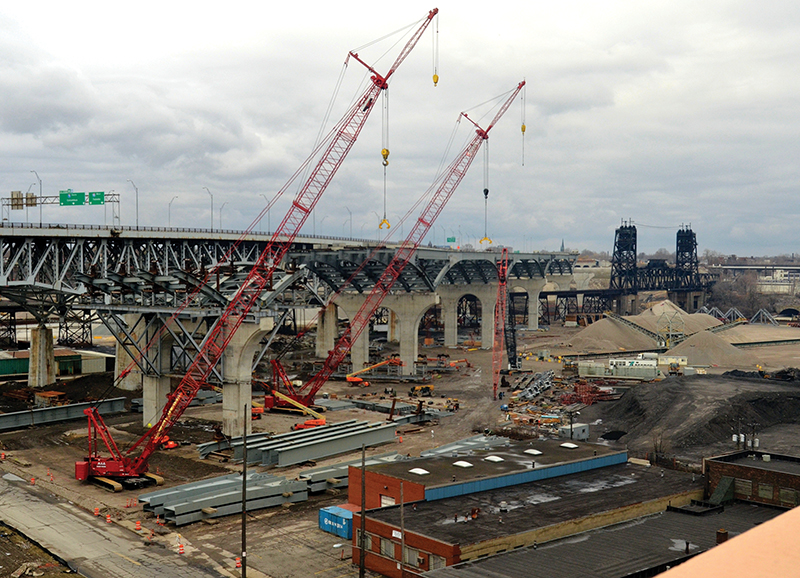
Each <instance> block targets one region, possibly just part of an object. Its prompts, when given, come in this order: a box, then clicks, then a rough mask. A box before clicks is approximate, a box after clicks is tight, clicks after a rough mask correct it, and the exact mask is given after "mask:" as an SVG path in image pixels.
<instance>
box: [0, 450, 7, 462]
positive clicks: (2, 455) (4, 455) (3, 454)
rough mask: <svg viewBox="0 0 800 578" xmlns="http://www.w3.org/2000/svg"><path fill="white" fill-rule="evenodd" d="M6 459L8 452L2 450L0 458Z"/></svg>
mask: <svg viewBox="0 0 800 578" xmlns="http://www.w3.org/2000/svg"><path fill="white" fill-rule="evenodd" d="M5 459H6V452H0V460H5Z"/></svg>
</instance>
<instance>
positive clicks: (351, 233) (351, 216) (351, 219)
mask: <svg viewBox="0 0 800 578" xmlns="http://www.w3.org/2000/svg"><path fill="white" fill-rule="evenodd" d="M345 209H347V207H345ZM347 212H348V213H349V214H350V238H351V239H352V238H353V211H351V210H350V209H347Z"/></svg>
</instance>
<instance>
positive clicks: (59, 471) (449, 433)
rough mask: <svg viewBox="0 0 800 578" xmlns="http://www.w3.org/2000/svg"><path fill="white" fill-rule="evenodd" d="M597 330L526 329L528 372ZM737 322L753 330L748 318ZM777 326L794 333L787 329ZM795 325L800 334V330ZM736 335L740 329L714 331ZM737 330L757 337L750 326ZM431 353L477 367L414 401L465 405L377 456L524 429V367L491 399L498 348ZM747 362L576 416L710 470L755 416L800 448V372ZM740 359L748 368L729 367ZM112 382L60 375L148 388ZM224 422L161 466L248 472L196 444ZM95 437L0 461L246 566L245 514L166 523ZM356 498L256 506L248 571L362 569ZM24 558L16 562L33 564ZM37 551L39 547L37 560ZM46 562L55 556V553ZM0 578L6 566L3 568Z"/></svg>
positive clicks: (49, 443) (770, 438) (372, 451)
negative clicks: (99, 468)
mask: <svg viewBox="0 0 800 578" xmlns="http://www.w3.org/2000/svg"><path fill="white" fill-rule="evenodd" d="M604 321H609V320H604ZM588 329H591V327H590V328H586V329H584V328H562V327H558V328H555V327H554V328H553V329H551V330H549V331H522V332H520V337H519V347H520V350H521V351H523V352H528V353H530V354H531V355H529V356H527V357H528V358H527V359H525V361H524V362H523V369H524V370H525V371H533V372H538V371H547V370H553V371H554V372H555V374H556V376H558V375H559V374H560V370H561V364H560V363H559V362H558V361H557V359H558V356H559V355H562V354H569V353H576V351H575V350H576V347H575V345H573V342H574V341H575V340H576V339H577V338H578V337H580V334H581V332H585V331H587V330H588ZM735 329H736V330H739V329H741V330H744V329H746V327H745V326H742V327H741V328H735ZM769 329H770V328H764V327H757V328H754V329H753V330H752V331H753V332H761V333H759V335H760V336H763V335H765V334H766V333H769ZM776 329H780V330H782V331H784V330H785V329H786V328H776ZM594 331H597V329H594ZM730 331H731V332H732V331H734V329H732V330H730ZM795 331H796V335H797V337H798V338H800V329H796V330H795ZM611 333H613V332H611ZM726 333H729V332H727V331H726V332H721V333H719V334H715V335H725V334H726ZM739 333H741V331H740V332H739ZM793 335H794V334H793ZM584 337H585V334H584ZM737 338H739V339H745V338H742V337H741V336H740V335H737ZM781 338H783V334H781ZM637 339H638V338H637ZM585 341H586V340H584V341H583V342H585ZM611 345H612V346H614V347H616V352H617V353H618V354H620V355H622V354H624V349H625V348H624V347H621V346H619V345H618V344H614V343H613V340H612V343H611ZM581 349H583V346H582V347H581ZM421 351H423V352H424V353H425V354H427V356H428V357H436V356H437V355H438V354H440V353H441V354H448V355H450V356H451V357H452V358H453V359H455V358H456V357H458V358H466V359H467V360H468V361H469V364H470V366H466V365H465V364H460V367H459V368H458V369H457V370H456V371H454V372H452V373H446V374H442V375H441V376H440V377H436V378H434V379H433V380H432V383H433V385H434V386H435V394H434V396H433V397H430V398H427V397H426V398H415V399H414V400H413V401H412V403H417V402H418V400H419V399H422V400H423V402H424V403H425V404H426V405H430V406H433V407H439V408H444V407H445V406H446V405H447V404H448V401H447V400H448V398H455V399H457V400H458V405H459V411H457V412H456V413H454V415H451V416H448V417H444V418H442V419H441V420H440V421H439V422H438V423H428V424H425V425H424V426H413V427H412V426H403V427H400V428H398V429H399V430H400V433H401V434H402V442H400V437H399V436H398V438H397V439H396V440H395V442H393V443H391V444H389V445H383V446H379V447H373V448H368V449H367V456H368V457H369V456H371V455H377V454H382V453H385V452H387V451H398V452H400V453H402V454H410V455H411V456H418V455H419V454H420V452H421V451H424V450H426V449H430V448H433V447H436V446H439V445H442V444H445V443H448V442H453V441H457V440H460V439H463V438H466V437H469V436H471V435H475V434H476V433H480V432H484V431H492V432H502V431H503V430H504V429H506V430H509V429H511V430H514V432H515V435H519V430H520V428H516V427H511V426H513V425H514V424H513V423H510V422H509V421H507V418H506V414H505V412H503V411H502V410H501V406H502V405H504V404H506V403H508V401H509V398H510V397H512V392H513V389H514V388H513V382H514V381H515V380H516V379H519V377H518V376H511V377H510V381H512V387H511V388H509V389H505V390H501V391H503V392H504V393H505V399H499V400H493V399H492V386H491V368H492V352H491V351H487V350H480V349H470V350H466V349H465V348H460V350H453V349H445V348H424V349H422V350H421ZM606 351H608V350H606ZM746 351H747V352H748V353H752V354H753V355H754V357H753V359H757V361H758V364H759V365H760V366H761V367H762V368H764V369H765V370H766V372H767V373H768V374H773V375H774V373H775V372H776V371H777V370H780V369H782V368H788V367H798V366H800V346H798V345H797V344H789V345H774V346H768V347H759V348H754V349H747V350H746ZM539 352H547V355H542V357H543V358H544V359H543V360H539V359H538V358H539V357H540V356H539ZM386 353H387V352H386V351H384V354H386ZM607 357H608V355H606V358H607ZM748 360H749V361H748V364H746V365H745V366H739V367H714V366H713V364H710V365H709V366H708V367H707V368H706V371H707V374H706V375H695V376H686V377H669V378H665V379H663V380H661V381H655V382H650V383H616V384H614V387H615V388H616V389H617V392H619V393H621V394H622V395H621V396H617V397H618V399H616V400H614V401H602V402H599V403H594V404H592V405H588V406H584V407H581V408H580V416H579V417H578V418H576V421H580V422H584V423H589V424H590V426H591V427H590V431H591V434H590V435H591V440H590V441H599V443H604V444H608V445H611V446H612V447H618V448H621V449H624V448H628V450H629V452H630V455H631V456H632V457H645V456H646V455H647V454H650V453H652V452H657V453H659V454H661V455H662V456H668V457H671V458H674V459H675V460H676V462H680V463H682V464H685V465H686V467H689V468H699V464H700V462H701V459H702V457H704V456H706V457H707V456H712V455H717V454H720V453H723V452H727V451H732V450H734V449H735V445H734V444H733V443H732V442H731V435H732V434H733V433H739V432H740V431H741V432H742V433H748V434H749V433H750V430H749V429H747V430H745V428H749V427H751V426H750V425H749V424H753V423H757V424H759V425H758V426H757V428H758V429H757V431H756V437H758V438H759V439H760V444H761V449H762V450H765V451H771V452H775V453H783V454H791V455H800V418H798V416H800V381H797V380H795V381H776V380H773V379H764V378H763V377H760V376H759V374H758V373H757V372H756V367H753V366H751V365H749V362H750V361H752V360H750V359H749V358H748ZM731 370H738V371H734V372H733V374H731V373H730V372H731ZM791 375H792V374H790V377H791ZM793 375H794V376H797V372H795V373H794V374H793ZM367 379H368V378H367ZM111 382H112V376H111V374H99V375H95V376H86V377H81V378H78V379H76V380H74V381H72V382H64V383H63V384H59V385H58V390H59V391H65V392H66V393H67V394H68V396H69V397H70V399H71V400H73V401H81V400H82V399H84V398H87V397H89V398H99V397H101V396H103V395H105V397H116V396H120V395H124V396H126V397H128V398H129V399H130V398H132V397H140V396H141V392H126V391H119V390H113V391H107V390H108V388H109V386H110V385H111ZM573 385H574V380H567V379H566V378H565V379H564V380H563V381H559V380H558V379H556V381H555V385H554V387H553V388H552V389H551V390H549V391H548V392H547V393H545V394H543V396H542V398H541V399H539V400H537V404H538V405H539V406H540V407H541V408H542V409H543V410H548V409H553V408H556V407H557V406H558V403H559V398H560V396H561V395H562V394H564V393H569V392H570V391H572V387H573ZM62 386H63V387H62ZM20 387H21V385H20V384H14V383H8V382H7V383H5V384H1V385H0V394H2V393H4V392H8V391H13V390H14V389H19V388H20ZM386 387H393V388H394V389H395V390H396V391H397V394H398V396H399V397H401V398H402V399H404V400H406V401H409V398H408V396H404V395H403V394H404V393H408V388H409V387H410V386H409V384H405V383H389V382H386V383H384V382H378V383H376V384H375V385H372V386H370V387H368V388H357V387H353V386H350V385H349V384H347V383H346V382H344V381H331V382H329V383H327V384H326V386H325V387H324V388H323V389H322V390H321V392H320V393H319V394H318V397H320V396H321V395H322V394H323V393H327V394H328V395H329V396H331V397H332V396H336V397H338V398H340V399H341V398H346V397H348V396H362V395H366V396H369V397H371V398H373V399H376V398H381V397H384V398H388V397H389V396H388V395H387V394H386V393H384V389H385V388H386ZM14 403H15V402H13V400H11V401H10V400H9V399H8V398H4V397H2V396H1V395H0V404H2V407H0V411H4V412H8V411H15V410H16V409H17V408H16V407H15V406H14V405H13V404H14ZM451 406H452V402H451ZM326 417H327V420H328V423H337V422H340V421H344V420H348V419H360V420H370V421H373V422H374V421H383V420H386V418H387V416H386V414H379V413H374V412H369V411H366V410H361V409H349V410H341V411H335V412H328V413H327V414H326ZM303 419H306V418H303V417H300V416H297V415H286V414H273V413H267V414H264V415H263V417H262V418H261V419H260V420H257V421H253V430H254V431H255V432H260V431H272V432H286V431H289V429H290V428H291V426H292V425H293V424H295V423H297V422H298V421H302V420H303ZM220 421H221V406H220V405H219V404H216V405H209V406H201V407H191V408H189V409H188V410H187V411H186V413H185V414H184V416H183V418H182V419H181V421H180V422H179V424H178V426H176V427H175V428H174V429H173V431H172V432H171V434H170V435H171V438H172V439H173V440H176V441H179V442H181V445H180V447H178V448H176V449H172V450H164V451H159V452H156V453H155V454H154V455H153V456H152V458H151V460H150V470H151V471H152V472H155V473H158V474H160V475H161V476H163V477H164V478H165V485H178V484H181V483H185V482H187V481H196V480H198V479H201V478H204V477H212V476H218V475H222V474H228V473H231V472H236V471H239V470H240V468H241V465H240V464H236V463H233V462H222V461H219V460H217V459H207V460H200V459H199V457H198V452H197V448H196V444H197V443H202V442H208V441H211V440H212V439H213V426H214V424H215V423H218V422H220ZM106 422H107V424H108V425H109V428H110V429H111V432H112V434H113V436H114V439H115V440H116V441H117V443H119V444H122V445H123V446H124V445H125V443H130V442H133V441H135V440H136V439H138V437H139V436H141V435H142V434H143V433H144V432H145V428H144V427H143V426H142V415H141V414H135V413H125V414H122V415H118V416H114V417H110V418H108V419H107V420H106ZM522 429H524V428H522ZM528 429H529V434H530V433H532V432H533V431H534V430H533V428H528ZM540 433H544V432H541V431H540ZM604 434H609V437H611V438H615V441H606V440H602V439H599V440H598V438H602V436H603V435H604ZM86 438H87V429H86V424H85V423H84V422H81V421H73V422H68V423H62V424H57V425H50V426H46V427H34V428H30V429H25V430H20V431H13V432H7V433H3V434H0V447H1V448H3V450H4V451H5V453H6V460H5V462H3V463H2V464H0V470H2V472H9V473H13V474H15V475H17V476H19V477H21V478H23V479H25V480H29V479H30V478H35V480H36V484H37V485H40V486H41V487H43V488H45V489H47V491H49V492H52V493H53V494H57V495H59V496H62V497H64V498H65V499H67V500H70V501H71V502H73V503H75V504H77V505H79V506H81V507H82V508H85V509H86V510H87V511H93V510H94V509H95V508H99V511H100V513H101V515H102V516H103V517H104V516H105V515H106V514H110V515H111V516H112V519H113V521H115V522H116V523H118V524H120V525H122V526H125V527H128V528H130V529H131V536H132V539H141V540H145V539H147V538H146V536H147V535H148V534H150V530H153V531H155V536H154V537H153V538H152V539H153V540H154V541H155V542H160V543H161V544H163V545H164V546H165V547H170V546H171V545H172V544H174V543H175V540H176V535H177V533H180V535H181V536H182V540H183V542H185V543H186V544H187V553H188V554H191V553H192V552H194V553H196V554H197V555H199V554H200V553H202V555H203V556H204V557H205V558H206V559H211V560H213V561H214V562H215V564H217V566H218V568H219V569H220V572H221V573H222V574H223V575H230V576H237V575H239V572H238V570H236V569H235V558H236V557H237V556H238V555H239V553H238V552H239V551H240V544H241V542H240V540H241V538H240V525H241V517H240V516H228V517H224V518H219V519H216V520H213V521H212V523H208V524H207V523H194V524H190V525H187V526H182V527H180V528H171V527H166V528H164V527H161V526H158V525H157V524H156V520H155V519H154V518H153V517H152V516H151V515H150V514H146V513H144V512H143V511H142V509H141V507H140V506H139V504H138V503H137V500H136V497H137V493H136V492H123V493H118V494H113V493H110V492H108V491H105V490H103V489H100V488H98V487H95V486H92V485H91V484H81V483H79V482H77V481H76V480H75V479H74V463H75V462H76V461H78V460H81V459H83V458H84V456H85V453H86V450H87V448H86V446H87V439H86ZM358 457H359V452H356V453H351V454H347V455H344V456H335V457H332V458H327V459H325V460H320V461H319V462H317V464H316V465H318V466H322V465H326V464H331V463H336V462H338V461H342V460H344V459H349V460H352V459H356V458H358ZM308 467H309V466H308V465H304V466H303V467H293V468H285V469H281V470H277V469H273V470H272V471H271V473H273V474H275V475H280V476H286V477H288V478H293V477H296V476H297V475H298V473H299V472H300V471H301V470H303V469H307V468H308ZM256 469H258V470H260V471H263V470H264V469H263V468H256ZM346 501H347V495H346V491H342V492H335V491H333V492H331V491H329V492H328V493H323V494H321V495H314V496H311V497H310V498H309V500H308V501H307V502H303V503H299V504H293V505H291V507H285V508H270V509H264V510H258V511H254V512H252V513H251V514H250V515H249V516H248V520H249V521H248V572H249V573H250V574H251V575H252V576H272V577H276V578H277V577H287V578H288V577H294V576H315V577H317V578H333V577H345V576H357V575H358V569H357V568H356V567H353V566H352V565H351V564H350V562H349V559H350V554H351V551H350V550H351V545H350V542H349V541H348V540H343V539H342V538H338V537H336V536H334V535H332V534H328V533H325V532H323V531H321V530H319V529H318V510H319V509H320V508H322V507H326V506H332V505H336V504H341V503H343V502H346ZM0 517H1V516H0ZM137 520H138V521H141V523H142V526H143V528H144V530H143V532H142V534H141V535H137V534H136V533H134V531H133V528H134V525H135V522H136V521H137ZM0 530H2V528H0ZM3 531H7V530H3ZM0 537H2V536H0ZM0 545H1V544H0ZM1 549H2V548H0V550H1ZM176 555H177V554H176ZM23 558H24V557H21V558H19V559H18V560H17V561H20V563H21V561H25V560H23ZM39 559H40V558H38V557H33V558H30V557H29V558H28V561H30V560H39ZM42 560H43V561H42V564H43V565H44V564H47V563H49V562H48V561H45V560H44V559H42ZM0 563H1V562H0ZM6 568H8V566H6ZM0 575H5V574H3V571H0Z"/></svg>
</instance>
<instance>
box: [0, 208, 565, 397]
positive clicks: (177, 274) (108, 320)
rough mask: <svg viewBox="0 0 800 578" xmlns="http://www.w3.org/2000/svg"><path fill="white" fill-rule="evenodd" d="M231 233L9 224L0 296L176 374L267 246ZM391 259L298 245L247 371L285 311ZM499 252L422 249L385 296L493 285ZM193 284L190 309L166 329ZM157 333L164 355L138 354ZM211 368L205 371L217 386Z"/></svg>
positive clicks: (333, 244) (555, 267)
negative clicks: (97, 333)
mask: <svg viewBox="0 0 800 578" xmlns="http://www.w3.org/2000/svg"><path fill="white" fill-rule="evenodd" d="M240 236H241V232H240V231H212V230H208V229H159V228H140V229H132V228H119V227H117V228H114V227H99V226H52V225H51V226H45V227H43V228H39V227H30V226H16V225H8V224H7V225H5V226H2V227H0V257H2V259H0V296H2V297H3V298H5V299H8V300H9V301H10V302H12V303H13V304H14V306H15V307H20V308H22V309H24V310H26V311H28V312H30V313H31V314H32V315H34V316H35V317H36V318H37V319H38V320H39V321H40V322H44V321H46V320H48V319H51V318H52V317H54V316H57V317H58V318H59V321H60V323H61V324H62V326H63V325H65V324H67V323H69V322H70V320H75V319H77V320H78V322H79V323H81V324H82V327H83V328H84V331H83V335H85V328H86V327H87V326H88V327H90V324H91V323H92V322H93V321H96V320H99V321H100V322H102V323H103V325H105V326H106V327H107V328H108V330H109V331H110V332H111V334H112V335H113V336H114V337H115V338H116V340H117V342H118V343H119V345H120V346H121V347H122V348H123V349H124V350H125V351H126V352H127V353H128V355H130V356H131V357H132V358H133V359H139V368H140V369H141V371H142V372H143V373H145V374H148V375H159V376H160V375H162V374H163V373H171V374H182V373H183V372H185V370H186V368H187V367H188V366H189V365H190V364H191V362H192V360H193V359H194V356H195V355H196V354H197V352H198V351H199V349H200V345H201V343H202V339H203V337H204V336H205V335H206V334H207V333H208V332H209V331H210V330H211V328H212V327H213V326H214V324H215V323H216V322H217V320H218V318H219V316H220V314H221V313H222V311H224V309H225V307H226V306H227V304H228V302H229V300H230V299H231V297H232V296H233V294H234V293H235V292H236V290H237V289H238V288H239V286H240V285H241V283H242V282H243V281H244V279H245V278H246V277H247V274H248V272H249V271H250V269H251V268H252V266H253V264H254V263H255V261H256V259H257V257H258V255H259V254H260V253H261V252H262V250H263V249H264V246H265V245H266V243H267V242H268V241H269V239H270V235H269V234H268V233H263V234H259V233H253V234H252V235H250V236H248V237H247V238H245V239H244V240H243V241H242V242H241V243H239V244H238V245H236V247H235V249H233V247H234V245H235V243H236V241H237V240H238V239H239V238H240ZM232 250H233V253H232V258H231V259H230V261H229V262H227V263H226V264H225V265H224V266H222V267H220V268H219V270H218V271H217V272H216V273H215V274H214V275H213V276H212V277H211V278H210V279H208V271H209V270H213V269H215V268H216V267H217V265H218V264H219V263H220V260H221V259H223V257H224V256H225V255H226V254H228V252H229V251H232ZM394 252H395V248H394V247H392V246H385V247H381V248H379V249H378V250H376V247H375V243H374V242H373V243H372V244H371V246H370V242H369V241H364V240H359V239H341V238H330V237H327V238H315V237H298V238H297V239H296V240H295V243H294V244H293V246H292V250H291V251H290V252H289V253H288V254H287V257H286V259H285V261H284V263H283V264H282V267H281V270H280V274H279V275H278V276H276V278H275V279H274V280H273V282H272V284H271V285H270V286H269V287H268V288H267V291H265V293H264V294H263V295H262V297H261V299H260V300H259V302H258V305H257V306H256V307H255V308H254V309H253V311H252V312H251V313H250V316H249V317H250V319H249V321H250V322H257V321H258V320H259V319H260V318H263V317H272V318H273V319H274V320H275V321H276V323H275V329H274V331H273V333H272V334H271V335H270V336H268V338H266V339H265V340H264V341H263V343H262V345H263V347H262V350H261V352H260V354H259V355H257V356H256V359H255V362H254V367H255V365H256V364H257V363H258V361H259V360H260V359H261V357H262V356H263V354H264V352H265V351H266V349H267V347H269V345H270V343H271V341H272V339H273V338H274V337H275V334H276V333H277V331H278V330H279V329H280V328H281V327H282V325H283V324H284V323H285V322H286V320H287V319H288V318H289V317H290V315H291V314H292V312H294V311H295V310H297V309H299V308H315V307H320V306H324V305H326V304H327V303H328V301H329V299H330V298H331V296H332V295H333V294H334V293H335V292H337V291H342V290H346V291H349V292H358V293H361V292H365V291H366V292H368V291H370V290H371V289H372V287H373V286H374V283H375V282H376V281H377V280H378V279H379V278H380V275H381V273H382V272H383V271H384V269H385V268H386V265H387V264H388V263H389V262H390V261H391V260H392V258H393V257H394ZM498 255H499V253H495V252H492V251H473V252H469V251H452V250H448V249H444V248H420V249H419V250H418V252H417V254H416V255H415V257H414V259H413V261H412V263H410V264H409V266H408V267H407V268H406V269H405V270H404V272H403V274H402V275H401V278H400V279H399V280H398V283H397V284H396V286H395V289H394V290H395V291H397V292H406V293H413V292H433V291H435V290H436V288H437V287H438V286H440V285H459V284H472V283H480V284H489V283H494V282H496V279H497V269H496V261H497V258H498ZM368 258H369V259H368ZM576 258H577V255H576V254H572V253H558V252H555V253H526V254H519V253H517V254H513V259H512V262H511V263H510V264H509V272H510V274H509V278H510V279H514V278H517V279H536V278H544V277H546V276H547V275H553V274H556V275H568V274H571V273H572V265H573V263H574V261H575V259H576ZM365 261H366V263H364V262H365ZM362 265H363V266H362ZM204 280H205V281H206V282H204ZM348 280H349V283H348ZM198 286H200V287H201V290H200V291H199V292H198V293H197V294H196V295H195V297H194V300H193V301H192V303H190V304H189V306H188V307H186V308H185V309H183V310H182V311H181V313H180V315H179V316H178V317H177V318H176V319H175V320H174V323H172V324H170V325H169V326H168V325H167V321H168V320H169V319H170V317H172V316H173V314H174V312H175V311H176V309H177V308H178V307H179V306H180V305H181V304H182V303H183V301H184V300H185V298H186V297H187V295H189V294H191V293H193V292H194V289H195V288H196V287H198ZM165 327H166V331H167V332H168V333H169V336H170V338H171V340H172V346H171V348H170V350H169V351H162V350H161V348H160V347H152V348H146V347H145V344H147V343H148V341H149V340H150V337H152V336H153V335H156V334H157V333H158V332H160V331H163V328H165ZM83 339H84V340H86V338H85V337H84V338H83ZM90 340H91V338H89V341H90ZM165 356H168V357H169V359H168V362H167V359H166V358H165ZM165 362H166V363H165ZM221 364H222V362H220V366H218V367H216V368H215V370H214V374H213V378H214V379H216V380H218V381H220V382H221V381H222V378H223V375H224V368H222V367H221ZM166 367H168V368H169V369H168V370H167V369H165V368H166Z"/></svg>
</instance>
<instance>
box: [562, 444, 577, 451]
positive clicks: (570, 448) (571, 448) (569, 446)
mask: <svg viewBox="0 0 800 578" xmlns="http://www.w3.org/2000/svg"><path fill="white" fill-rule="evenodd" d="M561 447H562V448H567V449H568V450H576V449H578V446H576V445H575V444H573V443H570V442H565V443H563V444H561Z"/></svg>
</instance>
